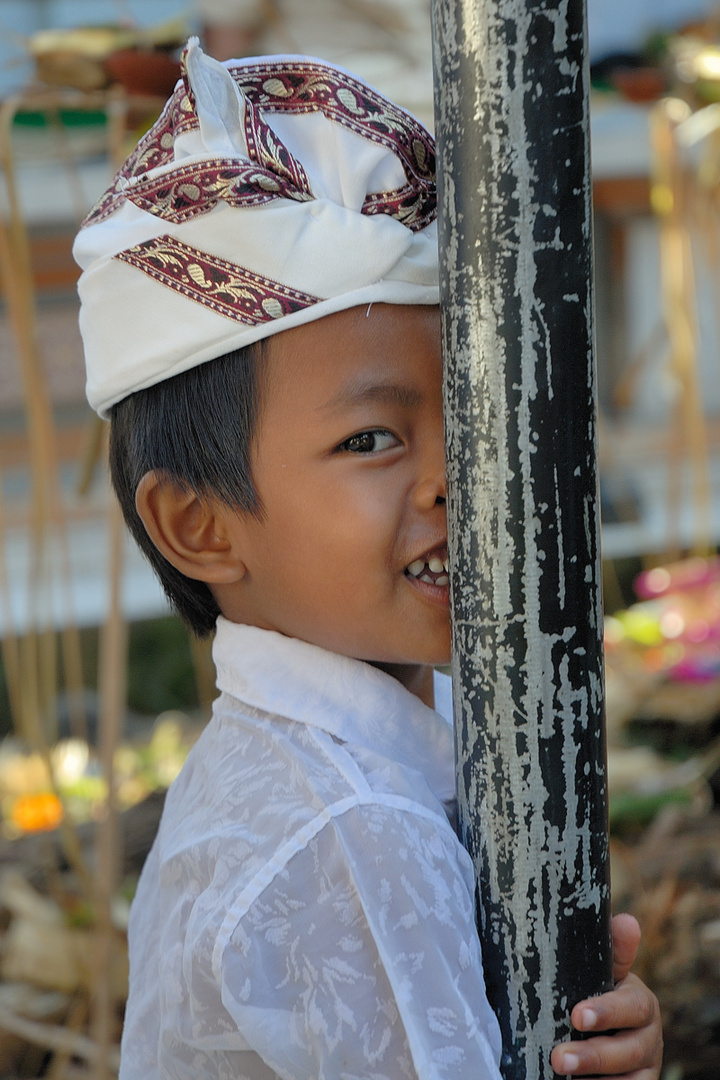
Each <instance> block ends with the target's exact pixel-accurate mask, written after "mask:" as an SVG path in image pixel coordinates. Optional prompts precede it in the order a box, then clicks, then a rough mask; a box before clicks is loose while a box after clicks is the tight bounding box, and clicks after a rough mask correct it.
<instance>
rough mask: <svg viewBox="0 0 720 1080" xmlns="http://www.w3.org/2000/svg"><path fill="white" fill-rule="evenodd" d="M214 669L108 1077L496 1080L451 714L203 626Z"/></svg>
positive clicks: (135, 926)
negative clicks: (461, 829)
mask: <svg viewBox="0 0 720 1080" xmlns="http://www.w3.org/2000/svg"><path fill="white" fill-rule="evenodd" d="M214 658H215V663H216V666H217V680H218V688H219V690H220V691H221V694H220V697H219V698H218V699H217V701H216V703H215V707H214V712H213V717H212V719H211V721H210V723H209V724H208V726H207V728H206V729H205V730H204V731H203V734H202V735H201V737H200V739H199V740H198V742H197V743H196V744H195V746H194V747H193V749H192V750H191V752H190V755H189V757H188V760H187V762H186V764H185V766H184V768H183V770H182V772H181V774H180V776H179V777H178V778H177V779H176V780H175V782H174V783H173V785H172V787H171V788H170V790H169V792H168V796H167V801H166V805H165V811H164V814H163V818H162V822H161V824H160V828H159V831H158V835H157V838H156V840H155V843H154V845H153V848H152V851H151V853H150V855H149V856H148V859H147V862H146V864H145V867H144V869H143V872H142V875H141V878H140V882H139V886H138V891H137V895H136V898H135V901H134V903H133V907H132V913H131V918H130V997H129V1002H128V1007H127V1014H126V1022H125V1029H124V1033H123V1044H122V1065H121V1070H120V1077H121V1080H155V1078H159V1077H166V1078H170V1077H171V1078H172V1080H205V1078H207V1080H210V1078H212V1080H216V1078H222V1080H231V1078H232V1080H246V1078H247V1080H275V1078H276V1077H283V1078H284V1080H359V1078H363V1080H402V1078H405V1077H407V1078H414V1077H419V1078H421V1080H435V1078H437V1080H440V1078H443V1080H450V1078H453V1080H468V1078H472V1080H499V1077H500V1073H499V1070H498V1060H499V1053H500V1036H499V1031H498V1026H497V1021H496V1019H495V1016H494V1015H493V1013H492V1012H491V1010H490V1007H489V1005H488V1003H487V999H486V997H485V987H484V983H483V977H482V970H481V962H480V945H479V940H478V936H477V932H476V929H475V922H474V913H473V870H472V864H471V862H470V859H469V857H468V856H467V854H466V853H465V851H464V850H463V848H462V847H461V845H460V843H459V842H458V840H457V837H456V836H455V833H454V832H453V829H452V827H451V825H450V823H449V821H448V817H447V815H446V813H445V810H444V808H443V803H446V804H449V802H450V801H451V799H452V797H453V789H454V778H453V744H452V734H451V728H450V725H449V723H448V721H447V720H446V719H443V717H442V716H441V715H439V714H438V712H435V711H434V710H432V709H429V708H427V706H425V705H423V704H422V703H421V702H420V701H419V700H418V699H417V698H416V697H415V696H414V695H412V694H410V693H409V692H408V691H407V690H405V689H404V687H402V686H401V685H400V683H398V682H397V681H396V680H395V679H393V678H392V677H391V676H389V675H386V674H384V673H382V672H380V671H378V670H377V669H375V668H373V667H371V666H370V665H368V664H364V663H362V662H360V661H356V660H351V659H347V658H346V657H342V656H336V655H335V654H333V653H330V652H326V651H325V650H323V649H319V648H317V647H316V646H313V645H308V644H307V643H305V642H302V641H297V640H294V639H291V638H286V637H283V636H282V635H280V634H276V633H273V632H271V631H266V630H258V629H256V628H254V627H247V626H240V625H237V624H234V623H230V622H227V621H226V620H224V619H222V618H221V619H220V620H219V622H218V631H217V637H216V640H215V645H214ZM436 695H437V700H436V704H437V705H438V708H439V709H440V710H441V711H443V712H447V710H448V709H449V680H448V679H447V678H446V677H442V676H441V677H439V678H438V680H437V683H436Z"/></svg>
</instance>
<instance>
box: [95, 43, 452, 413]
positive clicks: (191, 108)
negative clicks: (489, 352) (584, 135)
mask: <svg viewBox="0 0 720 1080" xmlns="http://www.w3.org/2000/svg"><path fill="white" fill-rule="evenodd" d="M435 215H436V190H435V149H434V143H433V139H432V136H431V135H430V134H429V133H428V132H427V131H426V130H425V129H424V128H423V126H422V125H421V124H420V123H419V122H418V121H417V120H415V119H414V118H413V117H411V116H410V115H409V114H408V113H406V112H404V111H403V110H402V109H400V108H398V107H397V106H396V105H393V104H392V103H391V102H390V101H388V100H387V99H386V98H384V97H382V95H380V94H379V93H377V91H375V90H373V89H372V88H371V87H369V86H368V85H367V84H366V83H364V82H363V81H362V80H360V79H358V78H357V77H354V76H352V75H350V74H349V73H347V72H345V71H343V70H341V69H338V68H336V67H332V66H330V65H329V64H326V63H323V62H321V61H317V60H310V59H307V58H305V57H260V58H256V59H251V60H247V61H242V62H240V61H229V62H228V63H227V64H225V65H223V64H219V63H218V62H217V61H215V60H212V59H211V58H210V57H207V56H205V55H204V54H203V52H202V50H201V49H200V47H199V45H198V44H197V41H196V39H191V41H190V42H189V44H188V47H187V48H186V50H185V52H184V54H183V63H182V79H181V80H180V82H179V83H178V85H177V88H176V90H175V92H174V94H173V95H172V97H171V98H170V100H169V101H168V103H167V105H166V106H165V109H164V110H163V113H162V115H161V116H160V118H159V120H158V121H157V122H156V124H155V125H154V126H153V128H152V129H151V130H150V131H149V132H148V133H147V134H146V135H145V136H144V137H143V138H142V139H141V140H140V142H139V144H138V145H137V147H136V148H135V150H134V151H133V153H132V154H131V156H130V157H129V158H128V160H127V161H126V162H125V164H124V165H123V167H122V168H121V169H120V171H119V172H118V174H117V176H116V177H115V179H114V181H113V183H112V185H111V187H110V188H109V190H108V191H107V192H106V193H105V195H103V196H102V198H101V199H100V200H99V201H98V202H97V203H96V205H95V206H94V207H93V209H92V210H91V211H90V213H89V214H88V216H87V218H86V219H85V221H84V222H83V226H82V228H81V231H80V233H79V235H78V237H77V239H76V241H75V249H74V251H75V257H76V259H77V261H78V262H79V263H80V265H81V266H82V267H83V271H84V272H83V274H82V276H81V279H80V286H79V290H80V297H81V301H82V308H81V315H80V322H81V329H82V333H83V339H84V345H85V359H86V365H87V372H88V383H87V392H88V399H89V401H90V403H91V405H92V406H93V407H94V408H95V409H97V410H98V411H99V412H100V413H101V414H102V415H106V414H107V412H108V410H109V409H110V407H111V406H112V405H113V404H114V403H115V402H116V401H119V400H121V399H122V398H123V397H125V396H127V395H128V394H130V393H133V392H134V391H136V390H139V389H141V388H143V387H146V386H151V385H153V384H154V383H157V382H159V381H161V380H163V379H167V378H170V377H171V376H173V375H175V374H178V373H179V372H181V371H185V370H187V369H189V368H191V367H194V366H196V365H197V364H200V363H204V362H205V361H207V360H210V359H213V358H215V357H217V356H220V355H222V354H223V353H226V352H229V351H230V350H232V349H236V348H239V347H242V346H244V345H248V344H250V343H252V342H254V341H258V340H259V339H261V338H263V337H267V336H269V335H270V334H274V333H277V332H279V331H281V330H284V329H287V328H289V327H291V326H297V325H300V324H302V323H304V322H308V321H310V320H312V319H317V318H321V317H322V316H324V315H327V314H330V313H331V312H334V311H341V310H343V309H345V308H349V307H354V306H356V305H360V304H366V303H371V302H386V303H400V304H435V303H437V302H438V268H437V235H436V228H435Z"/></svg>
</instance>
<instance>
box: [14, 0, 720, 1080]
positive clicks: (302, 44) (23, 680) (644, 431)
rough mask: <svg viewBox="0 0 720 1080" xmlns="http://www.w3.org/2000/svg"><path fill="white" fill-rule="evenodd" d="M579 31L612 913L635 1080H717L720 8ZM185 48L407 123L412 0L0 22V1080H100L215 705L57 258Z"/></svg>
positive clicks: (629, 10)
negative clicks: (114, 440)
mask: <svg viewBox="0 0 720 1080" xmlns="http://www.w3.org/2000/svg"><path fill="white" fill-rule="evenodd" d="M589 25H590V54H591V56H590V59H591V64H592V83H593V91H592V151H593V187H594V198H595V242H596V292H597V340H598V378H599V395H600V410H601V415H600V469H601V494H602V518H603V552H604V563H603V572H604V590H605V608H606V646H607V694H608V735H609V743H610V786H611V832H612V873H613V894H614V904H615V907H616V909H617V910H631V911H633V912H635V913H636V914H637V915H638V917H639V918H640V919H641V921H642V923H643V927H644V939H643V949H642V953H641V957H640V964H639V971H640V974H641V975H642V976H643V977H644V978H645V979H646V981H647V982H648V983H649V984H650V985H651V986H652V988H653V989H654V990H655V992H656V993H657V994H658V996H659V997H660V1000H661V1004H662V1008H663V1014H664V1021H665V1031H666V1045H667V1052H666V1063H665V1070H664V1075H663V1080H717V1078H718V1077H720V809H719V807H720V561H719V560H718V556H717V551H718V541H719V539H720V497H719V496H720V6H718V4H717V3H716V2H714V0H589ZM189 33H199V34H200V36H201V39H202V41H203V43H204V46H205V48H206V49H207V51H208V52H210V53H211V54H212V55H214V56H216V57H217V58H219V59H226V58H229V57H231V56H243V55H250V54H253V53H262V52H281V53H305V54H310V55H314V56H320V57H323V58H326V59H329V60H333V61H336V62H339V63H341V64H343V65H344V66H346V67H347V68H349V69H350V70H352V71H355V72H357V73H358V74H360V75H362V76H364V77H365V78H366V79H367V80H368V81H370V82H371V83H373V84H374V85H376V86H377V87H378V88H379V89H381V90H382V91H383V92H384V93H386V94H387V95H388V96H389V97H391V98H393V99H394V100H396V101H398V102H399V103H400V104H402V105H404V106H406V107H407V108H409V109H410V110H411V111H412V112H414V113H415V114H416V115H417V116H418V117H419V118H420V119H422V120H423V121H424V122H425V123H426V124H427V125H428V126H429V127H432V72H431V59H430V23H429V0H303V3H301V4H300V3H297V2H296V3H292V2H291V0H284V2H283V0H224V2H222V0H196V2H195V3H190V2H185V3H183V2H181V0H116V2H112V0H0V1077H38V1076H47V1077H51V1078H54V1080H58V1078H61V1077H68V1078H70V1077H91V1076H92V1077H98V1078H100V1077H110V1076H114V1075H116V1072H117V1060H118V1052H117V1047H118V1042H119V1034H120V1029H121V1024H122V1012H123V1004H124V999H125V993H126V979H127V970H126V968H127V953H126V942H125V929H126V921H127V911H128V904H129V901H130V900H131V898H132V895H133V890H134V887H135V882H136V879H137V874H138V872H139V870H140V868H141V866H142V862H143V860H144V858H145V855H146V854H147V851H148V850H149V847H150V844H151V842H152V838H153V835H154V832H155V828H156V825H157V820H158V816H159V813H160V809H161V807H162V801H163V795H164V791H165V790H166V788H167V786H168V784H169V783H170V782H171V781H172V779H173V777H174V776H175V775H176V774H177V772H178V770H179V768H180V767H181V765H182V761H183V759H184V756H185V754H186V753H187V750H188V748H189V746H190V745H191V743H192V741H193V739H194V738H196V737H197V734H198V732H199V731H200V730H201V728H202V725H203V724H204V722H205V720H206V718H207V716H208V712H209V708H210V703H211V701H212V697H213V694H214V690H213V685H214V678H213V671H212V664H211V660H210V656H209V650H208V648H207V646H206V645H198V644H197V643H194V642H193V641H192V640H191V639H190V637H189V635H188V634H187V633H186V631H185V629H184V628H183V627H182V625H181V624H180V623H179V622H178V621H177V620H176V619H174V618H173V617H172V616H171V615H170V614H169V612H168V609H167V605H166V603H165V601H164V599H163V596H162V594H161V592H160V589H159V586H158V585H157V583H156V581H155V579H154V578H153V576H152V574H151V572H150V571H149V569H148V568H147V567H146V566H145V565H144V563H143V561H142V559H141V557H140V556H139V554H138V553H137V551H136V550H135V549H134V547H133V546H132V545H131V544H130V542H129V541H127V540H126V537H125V533H124V528H123V526H122V524H121V522H120V521H119V519H118V514H117V512H116V509H115V505H114V502H113V500H112V499H111V497H110V495H109V490H108V483H107V475H106V469H105V453H106V445H105V442H106V432H105V428H104V425H103V424H102V423H100V422H99V421H97V420H96V419H95V418H94V416H93V415H91V413H90V411H89V409H88V407H87V405H86V404H85V400H84V371H83V359H82V349H81V344H80V337H79V333H78V330H77V300H76V292H75V286H76V281H77V276H78V271H77V269H76V268H75V266H74V264H73V261H72V258H71V245H72V239H73V236H74V233H75V232H76V230H77V227H78V225H79V223H80V221H81V220H82V218H83V217H84V216H85V214H86V213H87V211H88V209H89V208H90V206H91V205H92V203H93V202H94V201H95V199H96V198H97V197H98V196H99V195H100V194H101V193H102V191H103V190H104V189H105V187H106V186H107V185H108V183H109V182H110V179H111V177H112V175H113V173H114V171H115V169H116V168H117V166H118V164H119V163H120V162H121V161H122V160H123V158H124V157H125V156H126V154H127V153H128V152H129V150H130V149H131V147H132V145H133V144H134V142H135V141H136V140H137V138H138V137H139V135H141V134H142V133H143V132H144V131H145V130H146V129H147V128H148V127H149V126H150V125H151V124H152V122H153V121H154V119H155V118H156V117H157V116H158V114H159V112H160V109H161V108H162V105H163V102H164V100H165V98H166V97H167V95H168V94H169V93H170V92H171V90H172V88H173V85H174V83H175V80H176V78H177V75H178V57H179V50H180V47H181V45H182V43H183V42H184V40H185V39H186V38H187V36H188V34H189Z"/></svg>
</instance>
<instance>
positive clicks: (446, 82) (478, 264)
mask: <svg viewBox="0 0 720 1080" xmlns="http://www.w3.org/2000/svg"><path fill="white" fill-rule="evenodd" d="M433 33H434V53H435V86H436V91H435V95H436V96H435V115H436V127H437V141H438V169H439V199H440V268H441V303H442V309H443V337H444V351H445V362H446V376H445V408H446V426H447V449H448V482H449V493H448V519H449V531H450V540H449V544H450V561H451V568H452V610H453V628H454V629H453V634H454V660H453V664H454V672H453V673H454V683H455V713H456V726H457V755H458V798H459V808H460V823H461V835H462V839H463V842H464V843H465V844H466V846H467V848H468V850H469V851H470V853H471V855H472V857H473V860H474V862H475V868H476V873H477V879H478V891H479V896H478V910H479V928H480V934H481V939H482V944H483V955H484V964H485V974H486V981H487V987H488V995H489V997H490V1001H491V1004H492V1005H493V1007H494V1008H495V1010H496V1012H497V1014H498V1017H499V1019H500V1024H501V1028H502V1033H503V1064H502V1068H503V1073H504V1076H505V1077H506V1078H507V1080H521V1078H522V1080H541V1078H544V1077H550V1076H552V1075H553V1073H552V1069H551V1067H550V1064H549V1060H548V1059H549V1054H550V1050H551V1048H552V1046H553V1045H554V1044H555V1043H556V1042H559V1041H561V1040H562V1039H564V1038H566V1037H567V1036H568V1034H569V1032H570V1023H569V1012H570V1009H571V1008H572V1006H573V1005H574V1004H575V1003H576V1002H577V1001H579V1000H580V999H582V998H583V997H586V996H590V995H592V994H595V993H600V992H602V991H604V990H605V989H608V988H609V986H611V971H612V962H611V944H610V911H609V905H610V898H609V872H608V839H607V797H606V755H605V737H604V724H603V656H602V613H601V593H600V560H599V521H598V517H599V510H598V507H599V502H598V497H597V474H596V448H595V440H596V437H595V370H594V355H593V327H592V320H593V293H592V278H591V262H592V230H591V199H590V167H589V118H588V74H587V72H588V68H587V58H586V16H585V5H584V0H464V2H463V0H434V3H433ZM468 1080H471V1078H468Z"/></svg>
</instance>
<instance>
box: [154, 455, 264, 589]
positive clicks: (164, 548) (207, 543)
mask: <svg viewBox="0 0 720 1080" xmlns="http://www.w3.org/2000/svg"><path fill="white" fill-rule="evenodd" d="M135 506H136V508H137V512H138V514H139V515H140V518H141V519H142V523H143V525H144V526H145V529H146V531H147V534H148V536H149V537H150V539H151V540H152V542H153V544H154V545H155V547H156V548H157V549H158V551H159V552H160V554H161V555H164V556H165V558H166V559H167V560H168V562H169V563H171V564H172V565H173V566H174V567H175V569H176V570H179V571H180V573H181V574H184V575H185V576H186V577H189V578H194V579H195V580H197V581H205V582H207V583H208V584H221V583H222V584H229V583H230V582H233V581H239V580H240V578H242V577H244V575H245V566H244V564H243V562H242V560H241V559H240V557H239V555H238V554H237V552H236V551H235V545H234V544H233V541H232V530H230V529H229V528H227V524H228V517H229V515H230V513H231V511H230V508H229V507H226V506H225V505H224V504H223V503H218V502H217V501H215V500H213V499H209V500H205V499H202V500H201V499H199V498H198V496H197V495H195V494H194V492H192V491H187V492H186V491H182V490H181V489H180V488H178V487H177V486H176V485H175V484H173V483H172V481H171V480H168V479H166V478H163V477H162V475H159V474H158V473H156V472H154V471H151V472H147V473H145V475H144V476H143V478H142V480H141V481H140V483H139V484H138V488H137V491H136V492H135Z"/></svg>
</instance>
